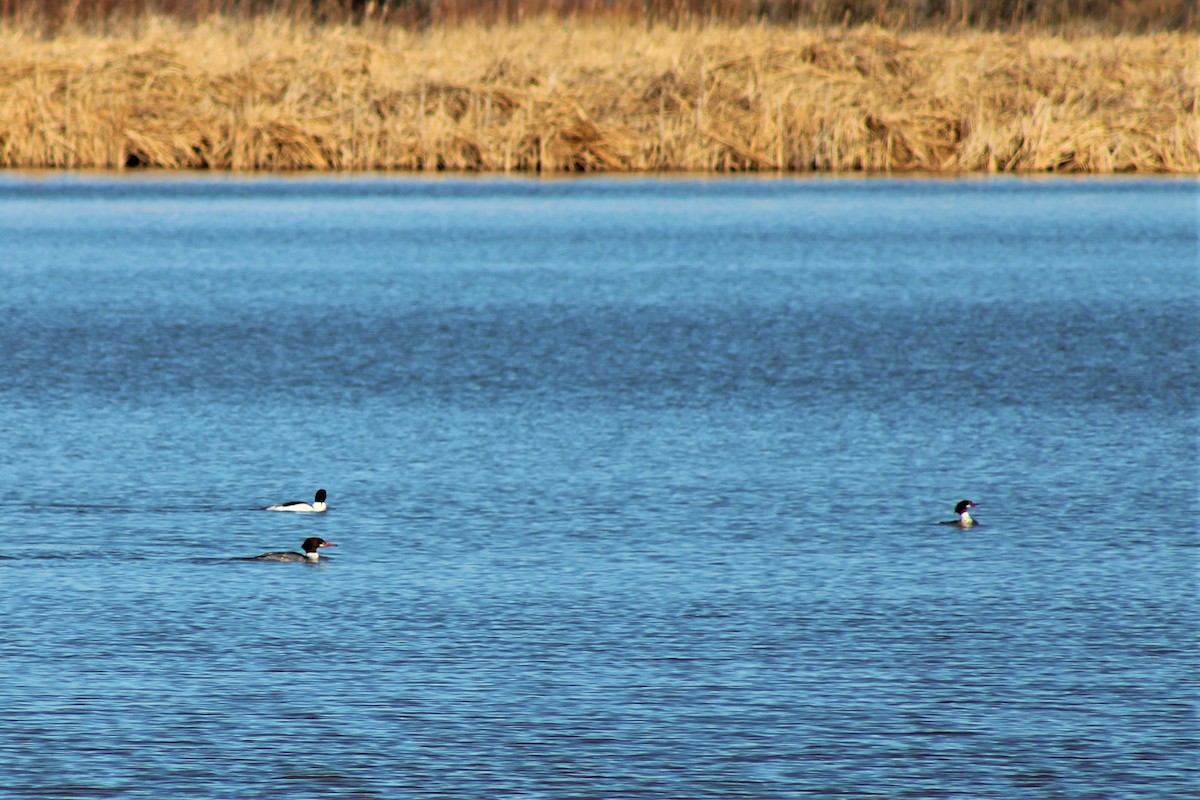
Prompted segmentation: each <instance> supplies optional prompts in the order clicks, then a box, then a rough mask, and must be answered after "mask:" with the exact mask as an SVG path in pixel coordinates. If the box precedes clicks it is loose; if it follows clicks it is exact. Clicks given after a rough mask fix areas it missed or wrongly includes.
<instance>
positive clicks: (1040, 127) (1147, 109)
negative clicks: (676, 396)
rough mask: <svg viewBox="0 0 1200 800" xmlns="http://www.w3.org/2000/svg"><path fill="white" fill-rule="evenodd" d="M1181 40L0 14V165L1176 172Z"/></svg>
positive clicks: (1195, 124)
mask: <svg viewBox="0 0 1200 800" xmlns="http://www.w3.org/2000/svg"><path fill="white" fill-rule="evenodd" d="M1198 100H1200V36H1197V35H1196V34H1192V33H1181V32H1173V33H1154V34H1145V35H1115V36H1087V35H1081V36H1074V37H1066V38H1064V37H1058V36H1052V35H1048V34H1013V33H985V32H960V33H938V32H931V31H915V32H909V33H890V32H886V31H884V30H882V29H878V28H870V27H863V28H849V29H832V30H818V29H811V28H808V29H804V28H801V29H797V28H784V27H771V26H759V25H748V26H725V25H719V24H713V25H707V26H701V27H695V28H692V29H677V28H668V27H660V26H646V25H636V24H629V23H620V22H616V21H604V20H595V21H589V22H586V23H585V22H572V21H564V20H555V19H549V18H542V19H534V20H528V21H524V22H520V23H516V24H512V25H498V26H493V27H483V26H477V25H471V24H464V25H461V26H439V27H435V28H431V29H428V30H425V31H411V30H405V29H400V28H394V27H384V26H376V27H369V26H359V27H352V26H313V25H311V24H300V23H297V22H294V21H291V20H289V19H287V18H284V17H277V16H264V17H258V18H253V19H242V20H236V21H234V20H229V19H226V18H219V17H213V18H210V19H208V20H206V21H202V22H200V23H196V24H183V23H180V22H178V21H172V20H169V19H167V18H158V17H147V18H141V19H139V20H136V21H135V22H132V23H130V24H129V25H128V26H127V27H126V28H125V29H124V30H121V31H118V32H115V33H109V34H107V35H94V34H87V33H83V32H60V33H58V34H56V35H55V36H53V37H51V38H44V37H41V36H38V35H35V34H32V33H30V32H29V30H28V29H24V28H20V27H18V26H11V25H10V26H8V27H4V26H2V25H0V165H3V166H7V167H52V168H90V167H100V168H114V167H115V168H121V167H125V166H133V165H139V166H143V165H144V166H154V167H165V168H211V169H235V170H242V169H255V170H278V169H289V170H294V169H314V170H375V169H393V170H434V169H437V170H442V169H445V170H486V171H514V170H519V171H535V170H537V171H544V172H552V171H564V170H588V171H591V170H608V171H648V170H693V171H718V172H720V171H744V170H770V171H856V170H869V171H901V170H928V171H1005V172H1045V171H1063V172H1119V171H1139V172H1179V173H1198V172H1200V103H1198Z"/></svg>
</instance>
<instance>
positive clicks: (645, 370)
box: [0, 173, 1200, 800]
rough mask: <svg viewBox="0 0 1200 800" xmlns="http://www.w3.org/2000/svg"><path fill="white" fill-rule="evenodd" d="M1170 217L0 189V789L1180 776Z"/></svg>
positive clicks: (1160, 783)
mask: <svg viewBox="0 0 1200 800" xmlns="http://www.w3.org/2000/svg"><path fill="white" fill-rule="evenodd" d="M1198 189H1200V183H1198V182H1197V181H1195V180H1193V179H1182V180H1173V179H1115V178H1108V179H1054V180H1038V179H976V178H972V179H962V180H921V179H903V180H902V179H807V180H791V179H765V180H764V179H720V180H714V179H693V178H671V179H656V178H639V179H588V180H562V181H554V180H527V179H500V178H475V179H472V178H441V179H414V178H399V177H376V176H357V177H300V178H272V177H250V176H203V175H202V176H184V177H180V176H177V175H167V176H163V175H153V174H150V175H131V176H128V177H124V176H117V177H114V176H108V175H67V174H54V175H33V174H13V173H10V174H7V175H3V176H0V274H2V275H3V278H4V285H3V291H2V292H0V366H2V369H0V432H2V437H3V438H2V439H0V441H2V443H3V447H2V449H0V484H2V485H3V487H4V491H3V496H2V497H0V512H2V513H3V517H4V522H3V530H4V534H5V535H4V538H3V550H2V552H3V555H4V558H3V559H2V560H0V618H2V619H3V620H4V624H3V626H0V696H3V698H4V701H5V702H4V703H3V704H2V705H0V796H2V797H3V798H6V799H7V798H14V800H24V799H25V798H68V797H70V798H120V799H122V800H124V799H125V798H153V799H154V800H159V799H161V798H189V799H190V800H210V799H211V800H228V799H236V800H254V799H256V798H297V799H298V800H303V799H304V798H332V797H346V798H350V797H354V798H389V799H390V798H471V799H474V798H479V799H480V800H485V799H487V800H490V799H491V798H501V797H516V798H544V799H545V800H573V799H579V800H582V799H584V798H587V799H588V800H600V799H601V798H611V799H612V800H626V799H627V800H641V799H650V798H652V799H653V800H709V799H711V800H739V799H752V800H773V799H774V798H805V797H811V798H823V799H824V798H828V799H829V800H850V799H851V798H853V800H862V799H864V798H960V799H961V800H993V799H1000V798H1003V799H1005V800H1007V799H1008V798H1030V799H1031V800H1033V799H1035V798H1039V799H1040V798H1071V799H1072V800H1074V799H1075V798H1078V799H1079V800H1083V799H1084V798H1087V799H1088V800H1094V799H1098V798H1113V799H1114V800H1115V799H1118V798H1119V799H1120V800H1137V799H1140V798H1146V799H1150V798H1155V799H1157V798H1167V797H1172V798H1174V797H1183V796H1187V795H1189V794H1191V793H1194V792H1197V791H1200V766H1198V764H1197V758H1196V754H1197V747H1198V746H1200V733H1198V730H1197V721H1196V720H1197V717H1196V701H1197V699H1198V694H1200V693H1198V675H1200V671H1198V668H1200V663H1198V660H1200V659H1198V658H1197V652H1198V651H1197V645H1198V643H1200V642H1198V639H1200V637H1198V636H1197V631H1198V623H1200V618H1198V616H1200V615H1198V611H1197V592H1196V587H1197V583H1196V576H1197V566H1198V562H1197V557H1198V555H1200V549H1198V548H1200V536H1198V535H1197V533H1198V531H1197V519H1198V513H1200V500H1198V492H1197V485H1198V480H1197V478H1198V475H1200V460H1198V456H1197V441H1198V438H1200V437H1198V431H1197V427H1198V426H1197V420H1198V417H1197V388H1198V383H1200V341H1198V336H1197V333H1198V331H1200V260H1198V241H1200V233H1198V231H1200V211H1198V204H1197V197H1198ZM322 487H323V488H325V489H327V490H328V491H329V500H330V510H329V512H328V513H326V514H317V515H291V514H274V513H268V512H264V511H261V510H259V509H261V507H263V506H265V505H268V504H270V503H273V502H278V501H286V500H294V499H309V498H311V496H312V494H313V492H315V491H316V489H317V488H322ZM962 498H970V499H972V500H975V501H976V502H978V503H979V507H978V509H976V511H977V517H978V518H979V519H980V520H981V521H982V524H981V525H980V526H978V527H976V528H974V529H972V530H969V531H963V530H960V529H958V528H956V527H953V526H940V525H937V524H935V523H937V522H938V521H939V520H944V519H949V518H950V517H952V516H953V515H952V513H951V511H952V508H953V506H954V504H955V502H957V501H958V500H960V499H962ZM308 536H321V537H324V538H326V539H328V540H331V541H334V542H336V543H337V544H338V547H337V548H336V549H333V550H332V551H330V550H325V551H324V552H325V553H327V554H330V555H329V556H328V557H327V558H325V559H323V560H322V562H321V563H320V564H317V565H306V564H287V563H274V562H261V561H253V560H245V557H246V556H253V555H255V554H257V553H260V552H262V551H265V550H282V549H289V548H296V547H298V545H299V542H300V541H301V540H302V539H304V538H305V537H308Z"/></svg>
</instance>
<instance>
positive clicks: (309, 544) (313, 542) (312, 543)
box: [300, 536, 337, 553]
mask: <svg viewBox="0 0 1200 800" xmlns="http://www.w3.org/2000/svg"><path fill="white" fill-rule="evenodd" d="M322 547H337V545H336V544H334V543H333V542H327V541H325V540H324V539H322V538H321V537H320V536H310V537H308V538H307V539H305V540H304V544H302V545H300V549H301V550H303V551H304V552H306V553H315V552H317V550H318V549H320V548H322Z"/></svg>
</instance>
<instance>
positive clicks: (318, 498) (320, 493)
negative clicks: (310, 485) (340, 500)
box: [313, 489, 325, 503]
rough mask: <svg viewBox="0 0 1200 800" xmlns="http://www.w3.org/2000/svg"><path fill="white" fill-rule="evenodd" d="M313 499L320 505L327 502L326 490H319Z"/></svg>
mask: <svg viewBox="0 0 1200 800" xmlns="http://www.w3.org/2000/svg"><path fill="white" fill-rule="evenodd" d="M313 499H314V500H315V501H316V502H318V503H324V502H325V490H324V489H317V496H316V497H315V498H313Z"/></svg>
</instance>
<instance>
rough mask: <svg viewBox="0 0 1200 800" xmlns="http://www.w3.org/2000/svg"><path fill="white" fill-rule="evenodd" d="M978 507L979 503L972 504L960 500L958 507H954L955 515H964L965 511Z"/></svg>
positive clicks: (968, 501)
mask: <svg viewBox="0 0 1200 800" xmlns="http://www.w3.org/2000/svg"><path fill="white" fill-rule="evenodd" d="M977 505H979V504H978V503H972V502H971V501H970V500H959V501H958V505H956V506H955V507H954V513H955V514H961V513H963V512H964V511H966V510H967V509H968V508H974V507H975V506H977Z"/></svg>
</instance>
